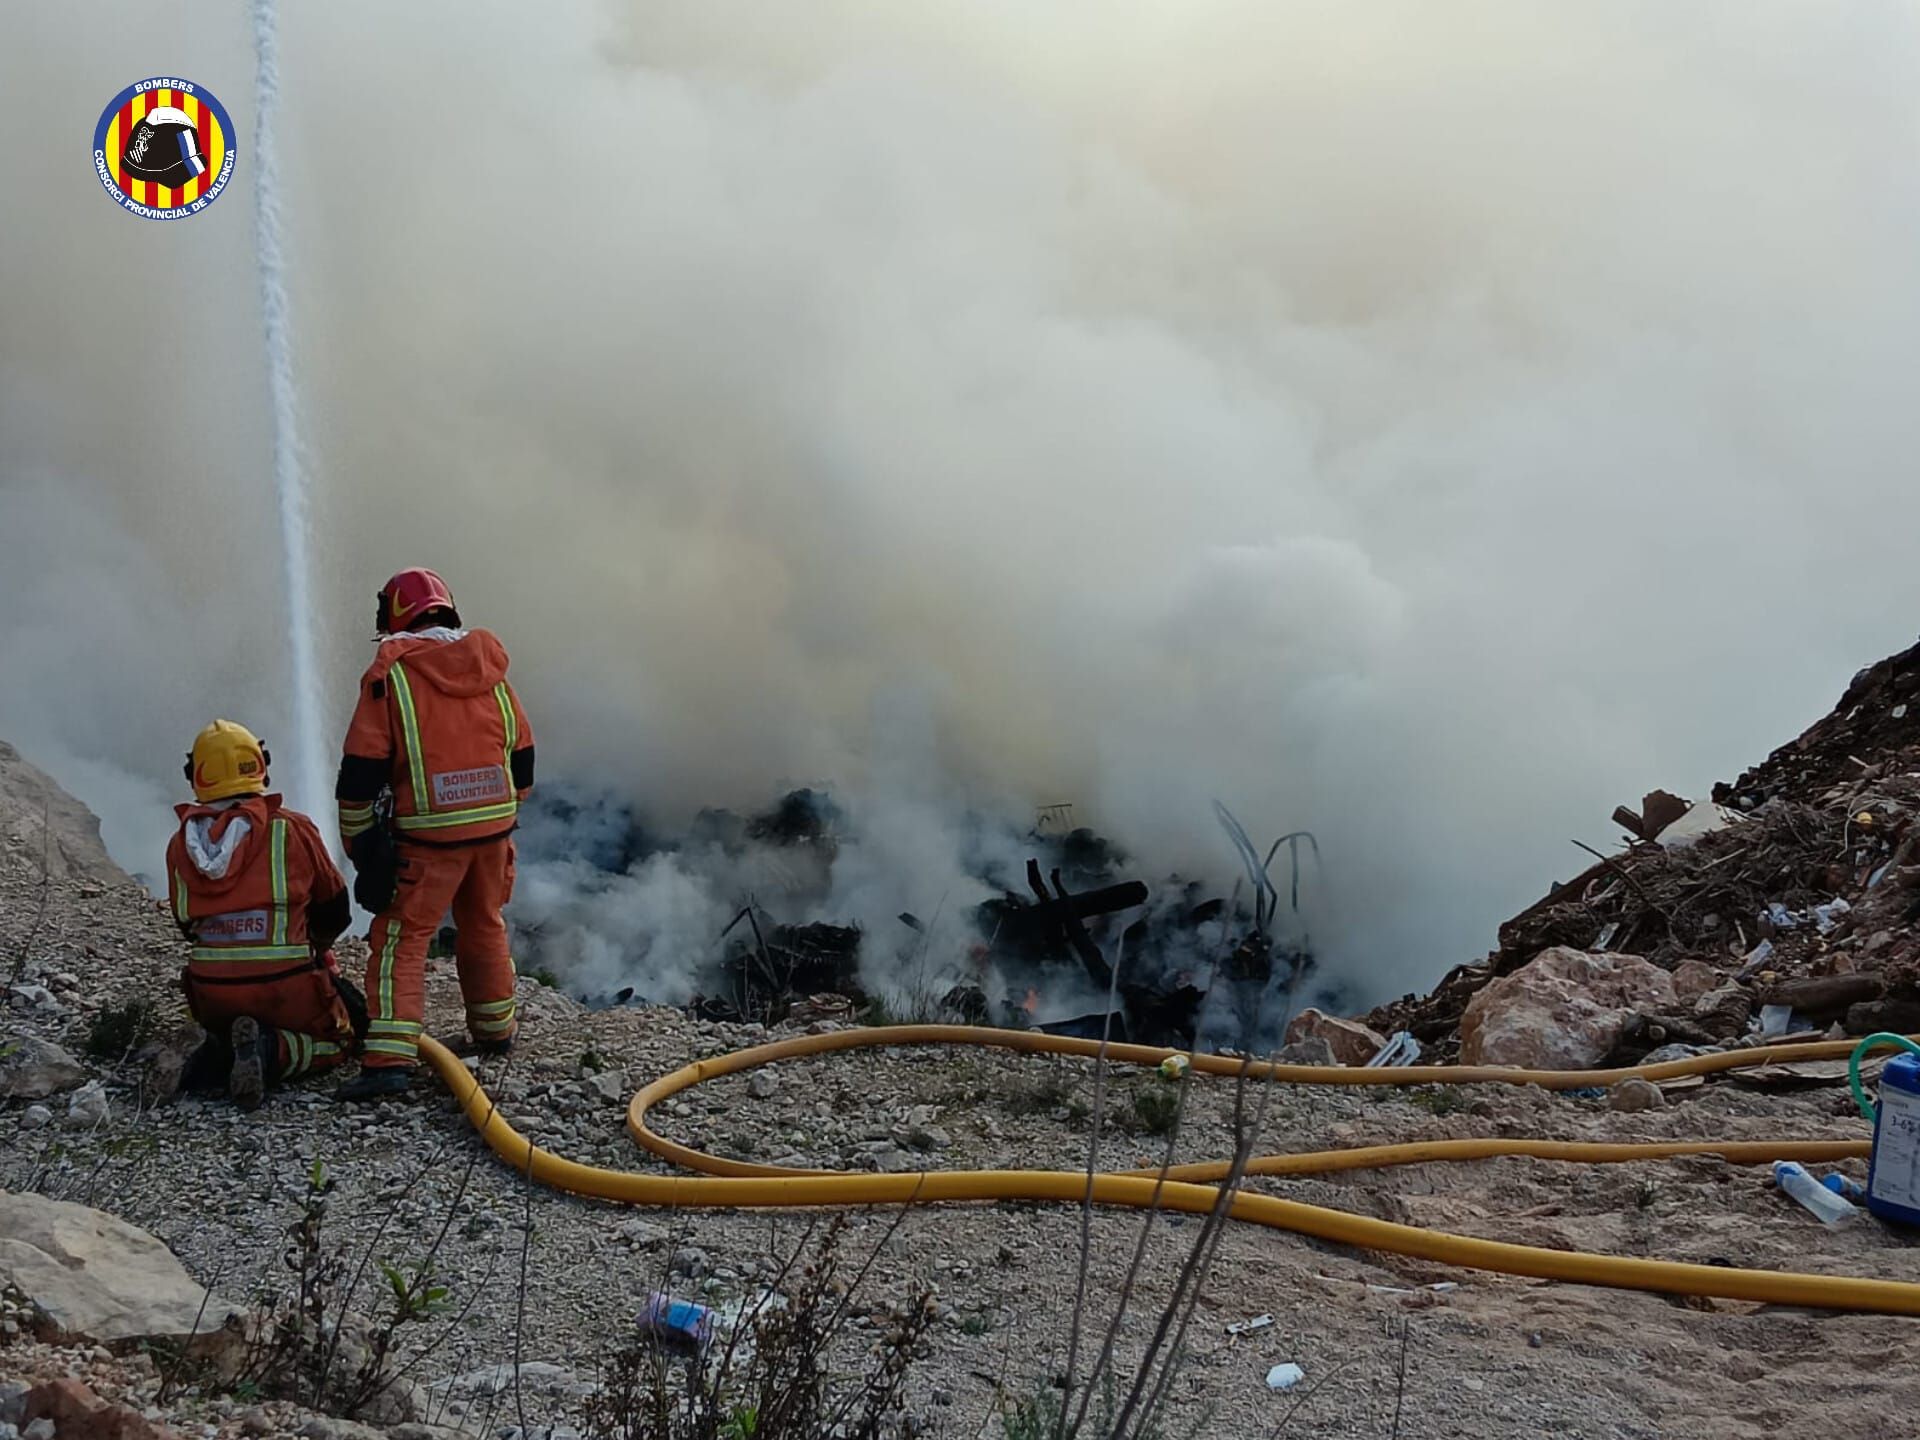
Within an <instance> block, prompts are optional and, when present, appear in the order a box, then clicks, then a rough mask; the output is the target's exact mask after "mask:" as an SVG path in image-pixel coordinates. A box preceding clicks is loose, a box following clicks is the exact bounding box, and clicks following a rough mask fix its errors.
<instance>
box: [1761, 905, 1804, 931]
mask: <svg viewBox="0 0 1920 1440" xmlns="http://www.w3.org/2000/svg"><path fill="white" fill-rule="evenodd" d="M1760 923H1761V924H1763V925H1771V926H1773V928H1774V929H1775V930H1797V929H1799V928H1800V924H1801V917H1800V916H1798V915H1796V914H1794V913H1793V911H1791V910H1789V909H1788V908H1787V907H1786V906H1785V905H1782V904H1781V903H1780V902H1779V901H1778V900H1771V901H1769V902H1768V903H1767V908H1766V909H1765V910H1762V911H1761V912H1760Z"/></svg>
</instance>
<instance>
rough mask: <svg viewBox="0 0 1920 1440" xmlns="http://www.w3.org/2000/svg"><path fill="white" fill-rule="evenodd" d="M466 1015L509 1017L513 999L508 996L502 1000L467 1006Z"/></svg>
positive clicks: (484, 1001) (485, 1001) (483, 1001)
mask: <svg viewBox="0 0 1920 1440" xmlns="http://www.w3.org/2000/svg"><path fill="white" fill-rule="evenodd" d="M467 1013H468V1014H469V1015H511V1014H512V1013H513V997H512V996H511V995H509V996H508V997H507V998H506V999H504V1000H482V1001H480V1002H478V1003H477V1004H473V1005H469V1006H467Z"/></svg>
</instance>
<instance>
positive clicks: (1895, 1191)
mask: <svg viewBox="0 0 1920 1440" xmlns="http://www.w3.org/2000/svg"><path fill="white" fill-rule="evenodd" d="M1867 1209H1868V1210H1870V1211H1872V1212H1873V1213H1874V1214H1875V1215H1878V1216H1879V1217H1880V1218H1881V1219H1882V1220H1893V1221H1897V1222H1899V1223H1900V1224H1902V1225H1915V1226H1920V1056H1914V1055H1896V1056H1894V1057H1893V1059H1891V1060H1889V1061H1888V1062H1887V1066H1886V1069H1884V1070H1882V1071H1881V1072H1880V1108H1879V1111H1878V1113H1877V1114H1876V1115H1875V1116H1874V1122H1873V1164H1872V1167H1871V1168H1870V1169H1869V1170H1868V1171H1867Z"/></svg>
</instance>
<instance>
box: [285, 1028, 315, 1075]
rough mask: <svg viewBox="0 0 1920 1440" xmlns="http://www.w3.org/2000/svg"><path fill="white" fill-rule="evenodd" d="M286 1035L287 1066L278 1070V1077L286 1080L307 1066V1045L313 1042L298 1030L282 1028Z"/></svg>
mask: <svg viewBox="0 0 1920 1440" xmlns="http://www.w3.org/2000/svg"><path fill="white" fill-rule="evenodd" d="M280 1033H281V1034H283V1035H285V1036H286V1037H287V1067H286V1069H284V1070H282V1071H281V1072H280V1078H281V1079H283V1080H288V1079H291V1078H292V1077H294V1076H295V1075H298V1074H300V1073H301V1072H302V1071H303V1070H305V1069H306V1068H307V1060H308V1057H309V1050H308V1047H309V1046H310V1045H311V1044H312V1043H313V1042H312V1041H310V1040H308V1039H307V1037H306V1036H304V1035H302V1034H301V1033H300V1032H299V1031H298V1030H283V1031H281V1032H280Z"/></svg>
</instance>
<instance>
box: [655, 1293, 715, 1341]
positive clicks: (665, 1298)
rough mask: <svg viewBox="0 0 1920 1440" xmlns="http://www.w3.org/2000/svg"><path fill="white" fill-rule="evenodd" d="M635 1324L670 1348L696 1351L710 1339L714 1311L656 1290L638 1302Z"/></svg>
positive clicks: (711, 1337)
mask: <svg viewBox="0 0 1920 1440" xmlns="http://www.w3.org/2000/svg"><path fill="white" fill-rule="evenodd" d="M637 1325H638V1328H639V1331H640V1333H641V1334H642V1335H650V1336H652V1337H653V1339H654V1340H656V1341H658V1342H659V1343H660V1344H661V1345H663V1346H665V1347H666V1348H667V1349H669V1350H677V1351H680V1352H682V1353H684V1354H688V1355H698V1354H699V1353H700V1352H701V1351H703V1350H705V1349H706V1348H707V1344H708V1342H709V1341H711V1340H712V1339H713V1327H714V1313H713V1311H711V1310H709V1309H708V1308H707V1307H706V1306H704V1305H696V1304H694V1302H693V1301H691V1300H676V1299H674V1298H673V1297H672V1296H671V1295H664V1294H661V1293H660V1292H659V1291H655V1292H654V1293H653V1294H651V1295H649V1296H647V1302H646V1304H645V1305H643V1306H641V1308H640V1314H639V1317H638V1321H637Z"/></svg>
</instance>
